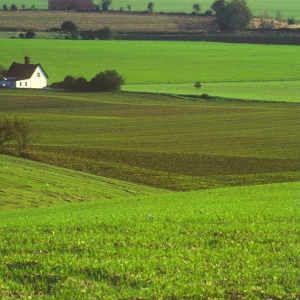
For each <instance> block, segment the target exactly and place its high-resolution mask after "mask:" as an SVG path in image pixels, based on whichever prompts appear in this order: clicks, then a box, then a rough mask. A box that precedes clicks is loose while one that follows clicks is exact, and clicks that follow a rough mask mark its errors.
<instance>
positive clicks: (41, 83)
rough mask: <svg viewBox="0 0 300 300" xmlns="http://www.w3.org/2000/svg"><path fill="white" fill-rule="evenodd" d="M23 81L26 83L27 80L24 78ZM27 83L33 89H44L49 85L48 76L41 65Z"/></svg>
mask: <svg viewBox="0 0 300 300" xmlns="http://www.w3.org/2000/svg"><path fill="white" fill-rule="evenodd" d="M22 81H24V85H25V83H26V80H22ZM27 85H28V87H30V88H32V89H44V88H46V87H47V76H46V74H45V73H44V71H43V70H42V68H41V67H40V66H38V67H37V68H36V70H35V71H34V73H33V75H32V77H31V78H30V80H29V81H28V83H27ZM22 86H23V83H22ZM24 87H25V86H24Z"/></svg>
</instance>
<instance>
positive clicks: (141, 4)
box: [1, 0, 300, 19]
mask: <svg viewBox="0 0 300 300" xmlns="http://www.w3.org/2000/svg"><path fill="white" fill-rule="evenodd" d="M94 2H95V4H99V1H98V2H96V1H94ZM213 2H214V1H213V0H203V1H201V2H199V3H200V5H201V9H202V12H204V11H206V10H207V9H210V6H211V5H212V3H213ZM24 3H25V5H26V8H30V7H31V6H32V5H33V4H35V6H36V8H38V9H46V8H48V1H46V0H34V1H31V2H29V1H21V0H7V1H4V2H3V3H1V5H3V4H6V5H9V6H10V5H11V4H16V5H17V6H19V7H20V8H21V5H22V4H24ZM148 3H149V1H147V0H144V1H140V0H131V1H124V0H113V2H112V5H111V8H113V9H115V10H119V9H120V7H123V9H125V10H127V5H128V4H130V5H131V10H135V11H144V10H146V9H147V6H148ZM194 3H195V1H191V0H189V1H186V0H175V1H171V0H163V1H160V2H154V9H155V12H161V11H163V12H186V13H191V12H192V11H193V9H192V6H193V4H194ZM247 4H248V6H249V7H250V9H251V10H252V12H253V14H254V15H255V16H259V15H263V13H264V12H265V11H267V12H268V13H269V14H270V16H271V17H273V18H275V16H276V12H277V11H278V10H280V11H281V12H282V15H283V17H284V18H288V17H292V16H294V17H295V18H296V19H300V14H299V3H298V1H297V0H286V1H279V2H278V3H274V1H270V0H261V1H260V0H248V1H247Z"/></svg>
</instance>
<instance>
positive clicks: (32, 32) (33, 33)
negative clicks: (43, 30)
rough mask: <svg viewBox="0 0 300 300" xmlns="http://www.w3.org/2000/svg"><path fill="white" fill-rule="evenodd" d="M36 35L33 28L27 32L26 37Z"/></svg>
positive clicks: (29, 37)
mask: <svg viewBox="0 0 300 300" xmlns="http://www.w3.org/2000/svg"><path fill="white" fill-rule="evenodd" d="M35 36H36V34H35V32H34V31H32V30H28V31H27V32H26V34H25V39H34V38H35Z"/></svg>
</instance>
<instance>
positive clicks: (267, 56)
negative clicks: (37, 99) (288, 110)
mask: <svg viewBox="0 0 300 300" xmlns="http://www.w3.org/2000/svg"><path fill="white" fill-rule="evenodd" d="M1 42H2V45H3V49H2V51H3V57H2V59H1V61H0V64H2V65H4V66H6V67H9V65H10V63H11V62H13V61H17V62H23V54H24V53H25V54H27V55H30V56H31V61H32V63H38V62H39V63H41V64H42V66H43V67H44V69H45V70H46V72H47V73H48V75H49V77H50V78H49V83H51V82H55V81H60V80H63V78H64V77H65V76H66V75H74V76H84V77H86V78H87V79H88V80H89V79H91V78H92V77H93V76H95V75H96V74H97V73H99V72H100V71H103V70H107V69H116V70H117V71H118V72H119V73H120V74H122V75H123V76H124V77H125V78H126V83H127V84H128V86H126V87H125V89H127V90H131V89H132V90H138V91H149V86H148V85H144V84H153V85H152V86H150V87H151V88H150V91H154V92H157V89H158V91H159V92H171V93H172V92H173V91H176V94H186V93H191V94H194V93H195V91H193V85H194V83H195V82H196V81H200V82H204V83H205V84H204V85H203V88H202V89H201V92H203V93H208V94H210V95H217V96H221V97H233V98H241V99H251V100H281V99H283V100H284V101H299V92H298V90H299V80H300V75H299V72H298V70H299V68H300V62H299V59H298V54H299V53H298V52H299V51H298V47H297V46H274V45H249V44H226V43H208V42H143V41H132V42H128V41H64V40H30V41H28V40H15V39H2V40H1ZM20 49H21V51H20ZM66 58H68V59H67V60H66ZM53 62H55V63H53ZM91 62H92V63H91ZM257 81H263V83H256V82H257ZM278 81H280V82H278ZM287 81H293V82H287ZM216 82H217V83H220V82H222V84H207V83H216ZM224 82H226V83H224ZM227 82H237V83H230V84H229V85H227ZM132 84H134V85H141V86H138V87H136V86H135V87H134V86H133V88H132V86H131V85H132ZM158 84H159V86H157V85H158ZM161 84H165V85H164V88H161V87H162V86H163V85H161ZM168 84H170V85H168ZM173 84H176V85H175V86H174V85H173ZM179 84H180V85H179ZM182 84H184V85H182ZM287 87H289V88H287ZM170 89H171V90H170ZM187 89H188V92H186V91H187ZM190 91H191V92H190Z"/></svg>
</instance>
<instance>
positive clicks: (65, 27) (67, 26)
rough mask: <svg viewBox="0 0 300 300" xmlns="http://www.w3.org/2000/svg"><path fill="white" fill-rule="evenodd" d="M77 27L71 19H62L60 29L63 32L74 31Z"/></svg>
mask: <svg viewBox="0 0 300 300" xmlns="http://www.w3.org/2000/svg"><path fill="white" fill-rule="evenodd" d="M77 29H78V28H77V25H76V24H75V23H74V22H73V21H64V22H63V23H62V24H61V26H60V30H61V31H64V32H75V31H77Z"/></svg>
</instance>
